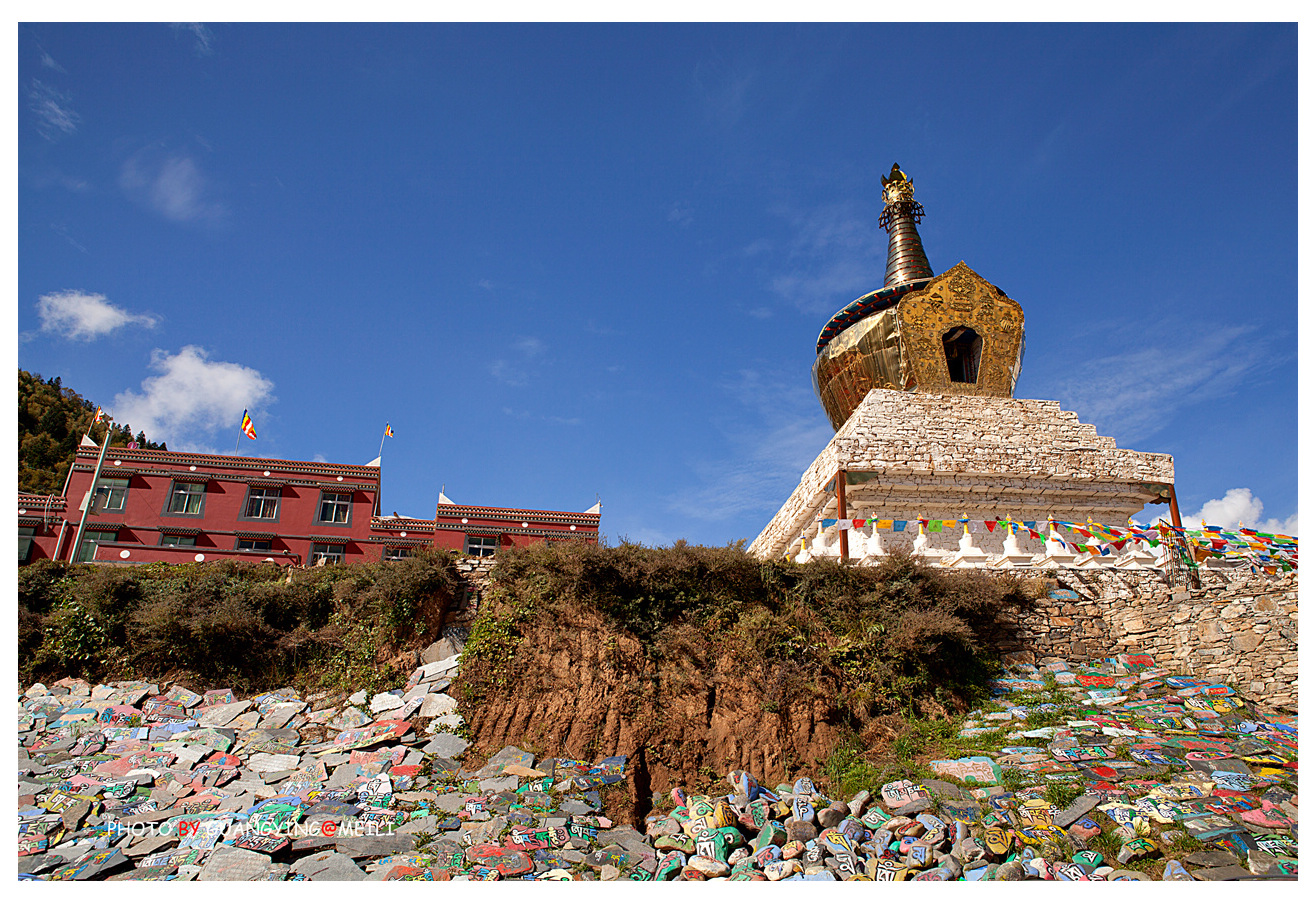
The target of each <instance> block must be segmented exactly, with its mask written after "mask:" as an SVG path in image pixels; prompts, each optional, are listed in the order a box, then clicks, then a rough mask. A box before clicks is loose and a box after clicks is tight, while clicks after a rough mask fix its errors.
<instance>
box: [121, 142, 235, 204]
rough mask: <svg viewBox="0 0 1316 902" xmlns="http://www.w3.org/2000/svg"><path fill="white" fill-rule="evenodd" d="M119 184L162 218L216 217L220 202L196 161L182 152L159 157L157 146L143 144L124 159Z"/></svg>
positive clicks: (133, 197) (126, 192) (132, 196)
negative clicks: (141, 147)
mask: <svg viewBox="0 0 1316 902" xmlns="http://www.w3.org/2000/svg"><path fill="white" fill-rule="evenodd" d="M119 187H120V188H122V189H123V191H124V193H125V194H127V195H128V196H129V197H131V198H132V199H133V200H136V201H137V202H138V203H142V204H145V205H146V206H148V207H150V208H151V209H152V210H154V211H155V212H157V213H159V214H160V215H161V216H163V217H165V218H166V219H171V220H173V221H175V222H195V221H216V220H219V219H221V218H222V217H223V216H224V214H225V209H224V205H223V204H221V203H220V202H219V201H217V200H215V199H214V198H213V189H212V187H211V185H210V183H209V181H208V180H207V179H206V177H205V176H204V175H203V174H202V172H201V168H200V167H199V166H198V165H197V163H196V161H195V160H193V159H192V158H191V157H190V156H186V155H171V156H166V157H163V158H161V157H160V156H159V152H158V149H156V148H146V149H143V150H141V151H138V152H137V153H135V154H133V155H132V156H131V157H129V158H128V159H127V160H125V161H124V164H123V167H122V168H121V169H120V171H119Z"/></svg>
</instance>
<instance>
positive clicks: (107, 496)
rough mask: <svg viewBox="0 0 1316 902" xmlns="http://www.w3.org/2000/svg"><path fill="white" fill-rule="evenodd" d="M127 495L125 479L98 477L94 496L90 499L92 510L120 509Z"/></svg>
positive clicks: (126, 481)
mask: <svg viewBox="0 0 1316 902" xmlns="http://www.w3.org/2000/svg"><path fill="white" fill-rule="evenodd" d="M127 497H128V480H127V479H99V480H97V481H96V496H95V498H94V499H92V505H93V507H92V510H93V511H97V512H99V511H121V510H123V503H124V500H125V499H126V498H127Z"/></svg>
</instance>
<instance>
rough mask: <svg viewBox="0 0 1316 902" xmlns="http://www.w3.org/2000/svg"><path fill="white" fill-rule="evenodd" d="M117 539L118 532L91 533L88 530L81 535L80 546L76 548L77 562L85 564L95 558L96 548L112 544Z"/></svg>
mask: <svg viewBox="0 0 1316 902" xmlns="http://www.w3.org/2000/svg"><path fill="white" fill-rule="evenodd" d="M118 537H119V533H118V530H115V531H113V532H111V531H104V530H98V531H91V530H88V531H87V532H84V533H83V534H82V545H81V546H79V548H78V557H77V560H79V561H81V562H83V563H86V562H87V561H89V560H91V559H92V558H94V557H95V556H96V546H97V545H104V544H107V543H109V542H113V541H114V540H115V539H116V538H118Z"/></svg>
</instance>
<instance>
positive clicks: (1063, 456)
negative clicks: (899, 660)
mask: <svg viewBox="0 0 1316 902" xmlns="http://www.w3.org/2000/svg"><path fill="white" fill-rule="evenodd" d="M842 471H844V472H845V473H846V474H847V478H846V488H845V494H846V517H847V518H860V517H864V518H881V519H888V518H889V519H894V520H908V521H911V528H910V529H908V530H907V531H906V532H901V533H897V532H882V533H881V535H880V541H881V546H882V550H883V551H884V552H886V553H890V552H892V551H898V550H903V551H911V550H913V546H914V541H915V539H916V538H917V537H918V526H917V521H918V519H919V518H931V519H953V518H961V517H967V518H969V519H971V520H986V519H995V518H1004V517H1013V518H1014V519H1016V520H1029V521H1032V520H1035V521H1038V532H1039V533H1042V534H1043V536H1045V523H1046V521H1047V518H1048V517H1054V518H1056V519H1058V520H1066V521H1072V522H1078V523H1083V522H1086V521H1087V520H1088V519H1089V518H1090V519H1092V520H1093V521H1095V522H1098V523H1103V524H1105V525H1108V526H1117V527H1118V526H1123V525H1124V524H1125V523H1126V522H1127V521H1128V518H1129V517H1130V516H1131V515H1133V514H1134V513H1136V512H1138V511H1139V510H1141V509H1142V508H1143V506H1144V505H1146V504H1153V503H1157V502H1161V501H1166V500H1168V498H1169V496H1170V493H1171V491H1172V489H1173V485H1174V459H1173V458H1172V457H1171V456H1170V455H1168V454H1156V453H1150V452H1143V451H1129V450H1126V449H1122V448H1119V447H1117V446H1116V444H1115V440H1114V439H1113V438H1109V437H1106V436H1101V435H1098V434H1097V431H1096V429H1095V428H1094V427H1092V426H1090V425H1087V424H1084V423H1080V422H1079V420H1078V415H1077V414H1075V413H1072V412H1070V411H1066V410H1061V409H1060V404H1059V402H1056V401H1039V400H1026V399H1019V398H985V397H975V396H970V395H936V394H924V393H919V392H900V391H894V390H890V389H873V390H872V391H870V392H869V393H868V395H867V397H865V398H864V400H863V402H862V403H861V404H860V405H859V407H858V408H856V409H855V412H854V413H853V414H852V415H851V416H850V419H849V420H847V421H846V422H845V425H843V426H842V427H841V428H840V430H839V431H838V432H837V433H836V435H835V436H834V437H833V438H832V440H831V441H830V442H828V443H827V447H825V448H824V449H823V450H822V453H821V454H819V455H818V457H817V458H816V459H815V460H814V462H813V464H812V465H811V466H810V467H809V468H808V469H807V470H806V471H805V472H804V475H803V476H802V477H801V479H800V483H799V485H798V486H796V488H795V491H794V492H792V493H791V496H790V497H789V498H788V499H787V500H786V503H785V504H783V505H782V507H781V509H780V510H778V511H777V514H776V515H775V516H774V517H773V518H772V520H771V522H769V523H768V525H767V526H766V527H765V528H764V529H763V531H762V532H761V533H760V534H759V536H758V538H756V539H755V540H754V542H753V543H752V544H751V545H750V546H749V551H750V553H751V554H754V555H757V556H758V557H760V558H764V559H771V558H780V557H783V556H786V555H788V554H789V555H794V554H796V553H798V551H799V549H800V538H801V536H803V537H804V538H805V540H806V544H807V545H809V546H810V550H811V552H812V551H813V550H814V549H817V551H818V552H821V553H826V552H825V551H824V549H826V548H828V547H829V546H835V553H838V554H839V536H838V534H837V530H836V527H835V526H833V527H831V528H830V529H829V530H827V531H825V532H824V531H823V530H821V529H820V524H819V522H818V521H819V519H820V518H834V517H836V516H837V496H836V484H835V483H836V476H837V474H838V472H842ZM873 528H874V527H866V528H865V529H862V530H853V531H852V532H851V535H850V536H849V540H850V541H849V545H850V553H849V556H850V558H852V559H855V560H860V559H862V558H863V557H864V556H865V549H866V546H867V545H868V544H869V542H870V541H871V536H872V531H873ZM820 533H821V534H820ZM961 537H962V533H961V532H960V531H959V530H955V531H950V532H942V533H938V534H930V535H927V536H926V540H927V541H926V543H921V544H925V547H926V549H927V551H928V552H929V553H931V554H933V555H935V554H936V553H937V552H940V553H941V554H942V555H943V556H944V557H945V558H947V559H949V558H952V557H953V556H955V555H956V554H958V553H959V552H960V547H959V542H960V540H961ZM1005 539H1006V534H1005V533H1004V532H1003V531H1001V530H999V529H998V530H997V531H995V532H993V533H985V532H984V533H975V534H973V546H974V548H976V549H978V550H980V551H981V552H982V553H983V554H985V555H987V556H988V557H989V558H991V557H996V556H999V555H1002V554H1003V553H1005ZM1017 539H1018V549H1017V550H1013V549H1012V550H1013V551H1014V554H1015V555H1016V556H1018V555H1022V554H1029V555H1038V556H1044V555H1045V554H1046V553H1047V549H1046V548H1045V547H1044V545H1043V543H1042V542H1041V541H1039V540H1034V539H1031V538H1029V537H1028V536H1027V535H1026V534H1021V535H1019V536H1017ZM961 560H964V559H963V558H961ZM1021 563H1022V562H1021ZM1113 563H1114V559H1113V558H1112V564H1113Z"/></svg>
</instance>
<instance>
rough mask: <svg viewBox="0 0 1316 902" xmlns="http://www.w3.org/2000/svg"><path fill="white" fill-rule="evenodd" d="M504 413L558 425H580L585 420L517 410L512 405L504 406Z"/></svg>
mask: <svg viewBox="0 0 1316 902" xmlns="http://www.w3.org/2000/svg"><path fill="white" fill-rule="evenodd" d="M503 415H504V416H509V417H512V418H513V419H517V420H536V421H538V422H542V423H553V424H555V425H558V426H579V425H580V424H581V423H582V422H584V421H583V420H581V418H580V417H559V416H554V415H552V414H543V413H535V412H533V411H529V410H516V409H513V408H511V407H504V408H503Z"/></svg>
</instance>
